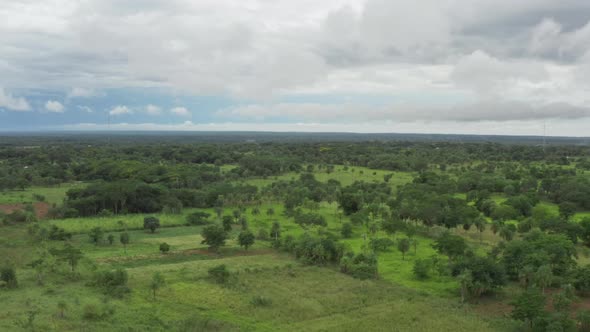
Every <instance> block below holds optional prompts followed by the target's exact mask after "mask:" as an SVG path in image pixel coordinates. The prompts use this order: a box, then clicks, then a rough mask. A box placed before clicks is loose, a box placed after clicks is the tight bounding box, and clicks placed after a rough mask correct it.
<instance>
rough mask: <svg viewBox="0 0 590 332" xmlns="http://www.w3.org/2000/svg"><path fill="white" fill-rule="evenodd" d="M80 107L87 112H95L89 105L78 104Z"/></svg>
mask: <svg viewBox="0 0 590 332" xmlns="http://www.w3.org/2000/svg"><path fill="white" fill-rule="evenodd" d="M78 109H80V110H82V111H84V112H86V113H94V110H92V108H90V107H88V106H80V105H79V106H78Z"/></svg>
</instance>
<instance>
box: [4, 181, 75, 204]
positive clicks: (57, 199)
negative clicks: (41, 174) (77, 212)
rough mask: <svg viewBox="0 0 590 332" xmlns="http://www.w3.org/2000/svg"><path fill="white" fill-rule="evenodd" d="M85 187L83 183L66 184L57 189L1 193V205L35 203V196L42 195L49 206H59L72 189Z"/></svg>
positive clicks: (37, 188)
mask: <svg viewBox="0 0 590 332" xmlns="http://www.w3.org/2000/svg"><path fill="white" fill-rule="evenodd" d="M80 186H83V184H82V183H64V184H61V185H59V186H55V187H30V188H26V189H25V190H22V191H21V190H11V191H0V204H19V203H34V202H36V201H37V200H36V199H35V198H34V197H33V195H34V194H37V195H42V196H44V197H45V201H46V202H47V203H49V204H59V203H62V202H63V199H64V198H65V197H66V192H67V191H68V190H70V189H72V188H78V187H80Z"/></svg>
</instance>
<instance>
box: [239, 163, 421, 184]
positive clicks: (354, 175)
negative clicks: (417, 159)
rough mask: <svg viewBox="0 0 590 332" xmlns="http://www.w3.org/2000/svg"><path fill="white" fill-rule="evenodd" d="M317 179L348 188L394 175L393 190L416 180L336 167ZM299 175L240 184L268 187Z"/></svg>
mask: <svg viewBox="0 0 590 332" xmlns="http://www.w3.org/2000/svg"><path fill="white" fill-rule="evenodd" d="M313 174H314V176H315V178H316V179H317V180H318V181H321V182H327V181H328V180H330V179H334V180H338V181H340V184H342V186H348V185H351V184H352V183H354V182H355V181H365V182H383V176H384V175H387V174H393V177H392V178H391V180H390V181H389V184H390V185H391V187H392V188H393V189H395V188H396V187H397V186H400V185H404V184H406V183H408V182H411V181H412V179H413V178H414V174H413V173H411V172H392V171H384V170H374V169H370V168H366V167H349V168H348V170H344V166H340V165H339V166H336V167H335V168H334V171H333V172H331V173H327V172H326V171H325V170H319V171H318V170H316V171H315V172H314V173H313ZM298 177H299V175H298V174H297V173H286V174H283V175H280V176H273V177H268V178H254V179H248V180H242V181H239V182H238V183H247V184H251V185H254V186H257V187H259V188H262V187H264V186H268V185H270V184H272V183H273V182H276V181H279V180H283V181H290V180H296V179H298Z"/></svg>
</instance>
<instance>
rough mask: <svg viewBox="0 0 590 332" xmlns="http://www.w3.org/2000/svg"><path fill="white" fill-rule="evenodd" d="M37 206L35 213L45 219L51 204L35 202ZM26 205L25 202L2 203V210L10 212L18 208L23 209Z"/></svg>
mask: <svg viewBox="0 0 590 332" xmlns="http://www.w3.org/2000/svg"><path fill="white" fill-rule="evenodd" d="M33 206H34V207H35V214H36V215H37V219H45V217H47V213H48V212H49V204H48V203H46V202H36V203H33ZM24 207H25V205H24V204H0V211H2V212H4V213H6V214H9V213H12V212H14V211H17V210H23V209H24Z"/></svg>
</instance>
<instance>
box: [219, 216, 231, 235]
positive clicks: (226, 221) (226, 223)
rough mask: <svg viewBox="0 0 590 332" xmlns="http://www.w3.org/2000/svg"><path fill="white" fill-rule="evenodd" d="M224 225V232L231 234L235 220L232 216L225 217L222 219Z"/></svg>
mask: <svg viewBox="0 0 590 332" xmlns="http://www.w3.org/2000/svg"><path fill="white" fill-rule="evenodd" d="M221 222H222V224H223V230H224V231H226V232H231V228H232V227H231V226H232V224H233V223H234V220H233V218H232V217H231V216H223V219H222V221H221Z"/></svg>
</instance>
